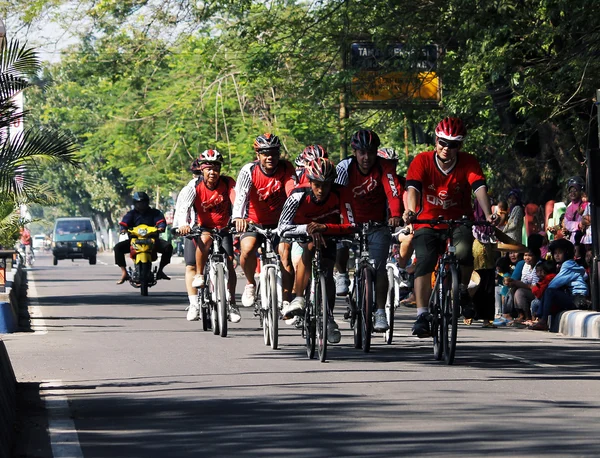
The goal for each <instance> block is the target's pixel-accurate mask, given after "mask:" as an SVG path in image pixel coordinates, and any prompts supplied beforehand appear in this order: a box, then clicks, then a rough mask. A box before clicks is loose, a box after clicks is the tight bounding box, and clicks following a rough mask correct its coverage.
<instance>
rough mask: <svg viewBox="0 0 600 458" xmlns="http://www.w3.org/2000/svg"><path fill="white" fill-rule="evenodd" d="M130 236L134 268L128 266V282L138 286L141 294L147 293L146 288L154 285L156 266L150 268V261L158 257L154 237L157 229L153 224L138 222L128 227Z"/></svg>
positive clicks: (145, 294)
mask: <svg viewBox="0 0 600 458" xmlns="http://www.w3.org/2000/svg"><path fill="white" fill-rule="evenodd" d="M128 232H129V238H130V251H129V253H130V256H131V259H133V262H134V264H135V268H134V269H132V268H131V267H128V269H127V270H128V273H129V283H131V286H133V287H134V288H140V292H141V293H142V296H147V295H148V288H150V287H151V286H154V285H156V271H157V267H155V268H154V271H153V270H152V261H156V260H157V259H158V255H157V251H156V239H157V238H158V229H157V228H156V227H154V226H147V225H145V224H140V225H139V226H135V227H134V228H133V229H128Z"/></svg>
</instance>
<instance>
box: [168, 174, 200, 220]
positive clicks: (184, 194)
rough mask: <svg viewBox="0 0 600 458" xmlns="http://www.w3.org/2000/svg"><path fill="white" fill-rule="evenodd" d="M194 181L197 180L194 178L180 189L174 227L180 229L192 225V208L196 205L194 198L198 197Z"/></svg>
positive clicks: (176, 203)
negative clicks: (190, 219) (190, 218)
mask: <svg viewBox="0 0 600 458" xmlns="http://www.w3.org/2000/svg"><path fill="white" fill-rule="evenodd" d="M194 182H195V180H192V181H191V182H189V183H188V184H187V185H186V186H184V187H183V189H182V190H181V191H179V195H178V196H177V201H176V202H175V216H174V217H173V227H176V228H178V229H180V228H182V227H184V226H189V225H190V221H189V217H190V209H191V207H192V206H193V205H194V199H195V198H196V187H195V186H194V185H193V183H194Z"/></svg>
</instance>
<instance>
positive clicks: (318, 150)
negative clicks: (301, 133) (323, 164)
mask: <svg viewBox="0 0 600 458" xmlns="http://www.w3.org/2000/svg"><path fill="white" fill-rule="evenodd" d="M319 157H324V158H325V159H327V151H325V148H323V147H322V146H321V145H310V146H307V147H306V148H304V151H302V155H301V157H300V160H301V161H302V164H303V165H304V166H305V167H306V166H307V165H308V164H309V163H311V162H312V161H314V160H315V159H317V158H319Z"/></svg>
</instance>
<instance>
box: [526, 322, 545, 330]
mask: <svg viewBox="0 0 600 458" xmlns="http://www.w3.org/2000/svg"><path fill="white" fill-rule="evenodd" d="M528 329H531V330H532V331H547V330H548V324H546V323H544V322H542V321H538V322H537V323H536V324H532V325H531V326H529V328H528Z"/></svg>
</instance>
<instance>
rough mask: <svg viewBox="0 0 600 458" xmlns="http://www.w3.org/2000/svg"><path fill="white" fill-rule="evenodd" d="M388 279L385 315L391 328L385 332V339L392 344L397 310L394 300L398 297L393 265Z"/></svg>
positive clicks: (389, 270)
mask: <svg viewBox="0 0 600 458" xmlns="http://www.w3.org/2000/svg"><path fill="white" fill-rule="evenodd" d="M387 279H388V293H387V298H386V301H385V317H386V318H387V320H388V324H389V326H390V328H389V329H388V330H387V331H385V333H384V334H383V338H384V340H385V343H386V344H388V345H390V344H391V343H392V340H394V314H395V311H396V307H395V305H394V301H395V299H396V298H395V295H396V290H395V285H394V282H395V280H394V269H392V268H391V267H390V268H388V269H387Z"/></svg>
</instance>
